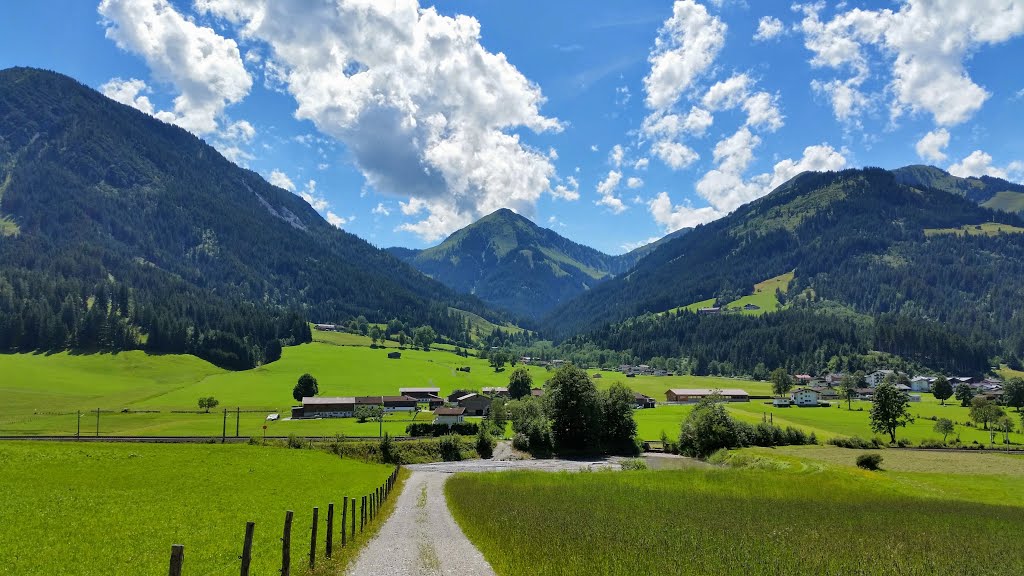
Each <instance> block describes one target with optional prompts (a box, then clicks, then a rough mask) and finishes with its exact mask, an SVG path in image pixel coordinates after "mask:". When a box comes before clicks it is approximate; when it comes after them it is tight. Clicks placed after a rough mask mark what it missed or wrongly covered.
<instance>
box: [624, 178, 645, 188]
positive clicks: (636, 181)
mask: <svg viewBox="0 0 1024 576" xmlns="http://www.w3.org/2000/svg"><path fill="white" fill-rule="evenodd" d="M643 185H644V180H643V178H637V177H636V176H633V177H630V178H629V179H628V180H626V187H627V188H629V189H631V190H636V189H637V188H640V187H641V186H643Z"/></svg>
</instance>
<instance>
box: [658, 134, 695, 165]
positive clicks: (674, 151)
mask: <svg viewBox="0 0 1024 576" xmlns="http://www.w3.org/2000/svg"><path fill="white" fill-rule="evenodd" d="M651 153H652V154H654V155H655V156H657V157H658V158H659V159H661V161H662V162H664V163H665V165H666V166H668V167H669V168H671V169H673V170H682V169H683V168H686V167H687V166H689V165H690V164H693V163H694V162H696V161H697V160H698V159H699V158H700V155H699V154H697V153H696V152H694V150H693V149H692V148H690V147H689V146H687V145H685V144H682V143H680V142H672V141H670V140H661V141H659V142H655V143H654V145H653V146H651Z"/></svg>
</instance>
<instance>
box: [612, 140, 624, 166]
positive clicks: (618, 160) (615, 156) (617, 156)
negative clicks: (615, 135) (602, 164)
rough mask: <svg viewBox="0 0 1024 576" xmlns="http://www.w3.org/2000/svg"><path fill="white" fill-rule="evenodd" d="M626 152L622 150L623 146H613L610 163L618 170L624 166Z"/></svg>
mask: <svg viewBox="0 0 1024 576" xmlns="http://www.w3.org/2000/svg"><path fill="white" fill-rule="evenodd" d="M625 154H626V152H625V151H624V150H623V149H622V145H620V144H616V145H615V146H612V151H611V152H609V153H608V163H609V164H611V165H612V166H614V167H616V168H618V167H620V166H622V158H623V157H624V156H625Z"/></svg>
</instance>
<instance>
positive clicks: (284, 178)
mask: <svg viewBox="0 0 1024 576" xmlns="http://www.w3.org/2000/svg"><path fill="white" fill-rule="evenodd" d="M267 181H268V182H270V183H271V184H273V185H274V186H277V187H278V188H284V189H285V190H287V191H289V192H295V183H294V182H292V179H291V178H289V177H288V175H287V174H285V173H284V172H282V171H280V170H277V169H276V168H275V169H274V170H271V171H270V178H267Z"/></svg>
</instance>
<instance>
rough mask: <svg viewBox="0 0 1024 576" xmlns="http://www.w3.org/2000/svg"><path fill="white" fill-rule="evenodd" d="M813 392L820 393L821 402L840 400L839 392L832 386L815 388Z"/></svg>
mask: <svg viewBox="0 0 1024 576" xmlns="http://www.w3.org/2000/svg"><path fill="white" fill-rule="evenodd" d="M812 390H814V391H815V392H817V393H818V398H819V399H820V400H839V392H838V391H836V389H835V388H832V387H831V386H813V387H812Z"/></svg>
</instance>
